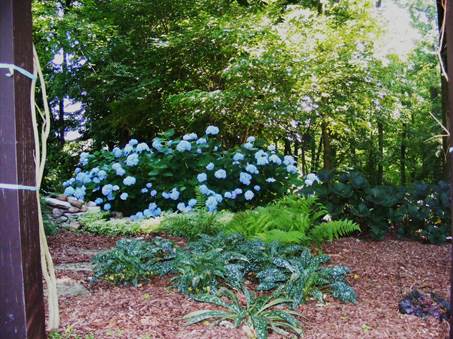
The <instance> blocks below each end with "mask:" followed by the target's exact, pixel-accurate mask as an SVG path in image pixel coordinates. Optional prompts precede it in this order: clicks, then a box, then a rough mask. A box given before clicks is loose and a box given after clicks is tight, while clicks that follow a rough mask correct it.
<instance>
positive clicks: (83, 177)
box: [75, 172, 91, 184]
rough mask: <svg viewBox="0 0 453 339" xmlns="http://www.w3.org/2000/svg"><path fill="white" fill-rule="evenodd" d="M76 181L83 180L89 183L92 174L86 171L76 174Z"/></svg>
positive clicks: (83, 182)
mask: <svg viewBox="0 0 453 339" xmlns="http://www.w3.org/2000/svg"><path fill="white" fill-rule="evenodd" d="M75 179H76V181H78V182H81V183H82V184H88V183H90V182H91V178H90V175H89V174H88V173H86V172H80V173H79V174H77V175H76V178H75Z"/></svg>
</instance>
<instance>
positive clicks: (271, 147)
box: [267, 145, 275, 152]
mask: <svg viewBox="0 0 453 339" xmlns="http://www.w3.org/2000/svg"><path fill="white" fill-rule="evenodd" d="M267 150H268V151H270V152H275V145H269V146H267Z"/></svg>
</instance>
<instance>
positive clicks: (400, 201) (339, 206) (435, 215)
mask: <svg viewBox="0 0 453 339" xmlns="http://www.w3.org/2000/svg"><path fill="white" fill-rule="evenodd" d="M319 178H320V180H321V181H320V182H318V181H315V182H312V185H306V186H305V187H304V188H303V189H302V190H301V194H303V195H312V194H315V195H316V196H317V197H319V200H320V201H322V202H323V203H324V204H325V206H326V207H327V210H328V211H329V212H330V213H331V214H332V216H333V217H334V218H348V219H352V220H354V221H355V222H357V223H359V224H360V225H361V227H362V229H363V230H364V231H368V232H369V233H370V234H371V235H372V236H373V237H375V238H378V239H382V238H383V237H384V236H385V235H386V234H387V233H388V232H390V231H394V232H396V233H397V234H398V235H400V236H404V237H411V238H416V239H424V240H428V241H430V242H432V243H440V242H443V241H445V240H446V237H447V236H448V235H449V225H450V205H449V186H448V184H447V183H444V182H439V183H438V184H435V185H427V184H424V183H416V184H413V185H410V186H408V187H401V186H393V185H379V186H372V185H370V184H369V183H368V181H367V180H366V179H365V177H364V176H363V175H362V174H360V173H358V172H323V173H319Z"/></svg>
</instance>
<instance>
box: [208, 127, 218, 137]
mask: <svg viewBox="0 0 453 339" xmlns="http://www.w3.org/2000/svg"><path fill="white" fill-rule="evenodd" d="M217 134H219V128H218V127H216V126H208V128H206V135H217Z"/></svg>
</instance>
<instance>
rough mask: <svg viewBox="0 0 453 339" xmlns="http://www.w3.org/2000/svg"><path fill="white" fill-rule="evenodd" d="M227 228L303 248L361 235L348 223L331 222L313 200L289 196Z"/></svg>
mask: <svg viewBox="0 0 453 339" xmlns="http://www.w3.org/2000/svg"><path fill="white" fill-rule="evenodd" d="M226 227H227V229H229V230H232V231H234V232H238V233H241V234H243V235H245V236H247V237H258V238H260V239H262V240H265V241H275V240H277V241H281V242H285V243H299V242H301V243H305V244H310V243H312V242H315V243H318V244H319V243H321V242H323V241H326V240H330V241H331V240H333V239H337V238H339V237H341V236H344V235H347V234H350V233H352V232H355V231H360V228H359V226H358V225H357V224H355V223H353V222H352V221H350V220H336V221H332V220H330V216H329V215H328V211H327V209H326V208H325V207H324V206H323V205H322V204H321V203H320V202H319V199H318V198H317V197H316V196H310V197H296V196H288V197H285V198H283V199H280V200H278V201H276V202H275V203H271V204H269V205H267V206H265V207H258V208H256V209H254V210H248V211H244V212H239V213H236V214H235V215H234V217H233V219H232V220H231V221H230V222H229V223H228V224H227V226H226Z"/></svg>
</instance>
